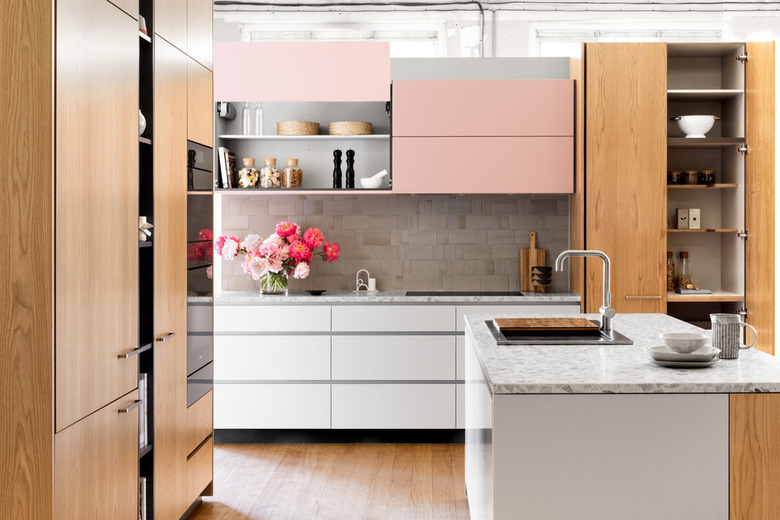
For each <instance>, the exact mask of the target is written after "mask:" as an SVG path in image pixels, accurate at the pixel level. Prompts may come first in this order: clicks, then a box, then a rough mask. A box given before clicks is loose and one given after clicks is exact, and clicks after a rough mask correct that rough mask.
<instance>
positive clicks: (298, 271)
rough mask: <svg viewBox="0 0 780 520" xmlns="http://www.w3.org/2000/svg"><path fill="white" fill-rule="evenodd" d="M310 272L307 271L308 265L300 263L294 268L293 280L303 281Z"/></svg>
mask: <svg viewBox="0 0 780 520" xmlns="http://www.w3.org/2000/svg"><path fill="white" fill-rule="evenodd" d="M310 272H311V270H310V269H309V264H307V263H306V262H301V263H300V264H298V265H296V266H295V272H294V273H293V278H297V279H298V280H303V279H304V278H306V277H307V276H309V273H310Z"/></svg>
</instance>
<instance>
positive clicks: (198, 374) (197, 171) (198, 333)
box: [187, 141, 214, 406]
mask: <svg viewBox="0 0 780 520" xmlns="http://www.w3.org/2000/svg"><path fill="white" fill-rule="evenodd" d="M213 186H214V174H213V153H212V150H211V148H209V147H207V146H203V145H200V144H198V143H195V142H192V141H188V142H187V406H190V405H191V404H193V403H194V402H195V401H197V400H198V399H200V398H201V397H203V396H204V395H206V394H207V393H208V391H209V390H211V389H212V388H213V386H214V371H213V365H212V361H213V359H214V354H213V352H214V341H213V336H214V318H213V314H214V312H213V309H214V284H213V280H212V274H213V261H214V259H213V257H214V237H213V229H214V228H213V221H214V215H213V190H212V188H213Z"/></svg>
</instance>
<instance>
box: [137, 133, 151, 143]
mask: <svg viewBox="0 0 780 520" xmlns="http://www.w3.org/2000/svg"><path fill="white" fill-rule="evenodd" d="M138 142H139V143H143V144H148V145H151V144H152V140H151V139H147V138H146V137H141V136H140V135H139V136H138Z"/></svg>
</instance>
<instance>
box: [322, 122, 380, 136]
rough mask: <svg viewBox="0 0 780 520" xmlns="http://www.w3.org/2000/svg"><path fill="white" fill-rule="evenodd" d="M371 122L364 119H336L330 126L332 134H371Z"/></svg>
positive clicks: (329, 130)
mask: <svg viewBox="0 0 780 520" xmlns="http://www.w3.org/2000/svg"><path fill="white" fill-rule="evenodd" d="M371 130H372V128H371V123H364V122H362V121H334V122H333V123H331V124H330V125H329V126H328V133H329V134H330V135H370V134H371Z"/></svg>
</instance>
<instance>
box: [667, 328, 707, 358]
mask: <svg viewBox="0 0 780 520" xmlns="http://www.w3.org/2000/svg"><path fill="white" fill-rule="evenodd" d="M661 339H662V340H664V343H666V346H667V347H669V348H670V349H672V350H674V351H675V352H679V353H680V354H690V353H691V352H694V351H696V350H699V349H700V348H701V347H703V346H704V344H705V343H707V340H708V339H710V337H709V336H708V335H706V334H699V333H696V332H667V333H665V334H661Z"/></svg>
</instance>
